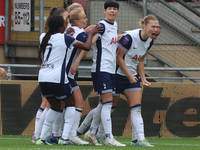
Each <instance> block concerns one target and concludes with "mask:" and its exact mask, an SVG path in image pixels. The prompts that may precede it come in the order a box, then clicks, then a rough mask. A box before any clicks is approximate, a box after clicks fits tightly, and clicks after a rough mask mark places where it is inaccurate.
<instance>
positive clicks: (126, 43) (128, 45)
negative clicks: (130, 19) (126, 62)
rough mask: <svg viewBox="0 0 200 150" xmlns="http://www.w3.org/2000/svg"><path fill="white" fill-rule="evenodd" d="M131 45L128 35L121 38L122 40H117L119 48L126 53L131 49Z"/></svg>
mask: <svg viewBox="0 0 200 150" xmlns="http://www.w3.org/2000/svg"><path fill="white" fill-rule="evenodd" d="M131 45H132V38H131V36H130V35H129V34H126V35H124V36H122V38H121V39H120V40H119V46H120V47H121V48H122V49H123V50H124V51H126V52H127V51H128V50H129V49H130V48H131Z"/></svg>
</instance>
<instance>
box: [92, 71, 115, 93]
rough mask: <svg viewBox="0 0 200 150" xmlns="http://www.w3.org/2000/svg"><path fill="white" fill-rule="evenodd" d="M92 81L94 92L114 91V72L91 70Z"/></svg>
mask: <svg viewBox="0 0 200 150" xmlns="http://www.w3.org/2000/svg"><path fill="white" fill-rule="evenodd" d="M92 81H93V86H94V90H95V92H96V94H103V93H109V92H114V87H115V74H110V73H108V72H98V73H97V72H92Z"/></svg>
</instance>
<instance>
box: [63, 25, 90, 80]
mask: <svg viewBox="0 0 200 150" xmlns="http://www.w3.org/2000/svg"><path fill="white" fill-rule="evenodd" d="M71 28H73V29H74V32H75V33H74V34H73V37H74V38H75V39H76V40H78V41H81V42H86V39H87V33H85V31H84V29H83V28H82V29H80V28H78V27H77V26H71ZM78 55H79V51H77V48H75V47H73V46H72V47H71V48H70V50H69V51H68V52H67V68H66V72H67V73H68V77H70V78H71V79H74V75H72V74H71V72H70V68H71V66H72V64H73V63H74V61H75V60H76V58H77V57H78Z"/></svg>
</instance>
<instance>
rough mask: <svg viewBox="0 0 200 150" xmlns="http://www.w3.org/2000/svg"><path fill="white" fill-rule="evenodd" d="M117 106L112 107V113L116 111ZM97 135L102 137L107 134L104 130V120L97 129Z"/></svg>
mask: <svg viewBox="0 0 200 150" xmlns="http://www.w3.org/2000/svg"><path fill="white" fill-rule="evenodd" d="M115 109H116V107H112V108H111V113H113V112H114V111H115ZM97 136H98V137H100V138H103V137H104V136H105V132H104V128H103V124H102V122H101V123H100V124H99V128H98V131H97Z"/></svg>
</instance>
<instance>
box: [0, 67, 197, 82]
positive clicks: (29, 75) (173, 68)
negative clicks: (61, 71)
mask: <svg viewBox="0 0 200 150" xmlns="http://www.w3.org/2000/svg"><path fill="white" fill-rule="evenodd" d="M0 67H3V68H7V67H11V68H36V69H38V68H40V65H26V64H0ZM79 69H80V70H91V66H79ZM144 69H145V71H200V68H177V67H169V68H167V67H145V68H144ZM12 76H16V77H37V76H38V75H37V74H12ZM79 77H80V78H91V76H79ZM146 79H175V80H183V79H186V80H200V77H146Z"/></svg>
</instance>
